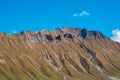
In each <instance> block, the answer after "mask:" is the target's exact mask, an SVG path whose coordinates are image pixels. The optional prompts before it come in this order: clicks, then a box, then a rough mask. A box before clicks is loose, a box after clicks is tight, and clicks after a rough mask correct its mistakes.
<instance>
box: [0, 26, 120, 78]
mask: <svg viewBox="0 0 120 80" xmlns="http://www.w3.org/2000/svg"><path fill="white" fill-rule="evenodd" d="M119 78H120V43H117V42H114V41H112V40H111V39H109V38H107V37H106V36H104V35H103V34H102V33H101V32H99V31H88V30H87V29H78V28H69V27H65V28H63V29H60V28H57V29H56V30H55V31H52V32H51V31H48V30H44V31H39V32H30V31H23V32H21V33H20V34H15V35H8V34H5V33H2V32H1V33H0V80H119Z"/></svg>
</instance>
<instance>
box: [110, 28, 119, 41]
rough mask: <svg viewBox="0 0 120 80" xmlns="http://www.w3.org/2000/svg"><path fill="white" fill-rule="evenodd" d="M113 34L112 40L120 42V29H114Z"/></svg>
mask: <svg viewBox="0 0 120 80" xmlns="http://www.w3.org/2000/svg"><path fill="white" fill-rule="evenodd" d="M112 34H113V36H112V37H111V39H112V40H114V41H117V42H120V30H119V29H115V30H113V31H112Z"/></svg>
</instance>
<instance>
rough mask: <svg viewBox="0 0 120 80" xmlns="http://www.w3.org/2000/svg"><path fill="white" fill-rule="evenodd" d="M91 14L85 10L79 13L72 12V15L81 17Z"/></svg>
mask: <svg viewBox="0 0 120 80" xmlns="http://www.w3.org/2000/svg"><path fill="white" fill-rule="evenodd" d="M90 15H91V14H90V13H89V12H87V11H85V10H83V11H82V12H81V13H74V14H73V16H74V17H82V16H90Z"/></svg>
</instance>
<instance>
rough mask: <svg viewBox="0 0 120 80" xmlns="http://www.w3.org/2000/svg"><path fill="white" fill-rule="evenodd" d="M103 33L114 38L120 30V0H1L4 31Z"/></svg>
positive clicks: (0, 26)
mask: <svg viewBox="0 0 120 80" xmlns="http://www.w3.org/2000/svg"><path fill="white" fill-rule="evenodd" d="M63 26H70V27H77V28H87V29H89V30H99V31H101V32H102V33H104V34H105V35H106V36H108V37H111V36H112V31H113V30H115V29H117V30H118V31H119V29H120V0H0V31H1V32H6V33H10V34H11V33H14V32H15V33H16V32H18V33H19V32H21V31H23V30H31V31H38V30H42V29H49V30H54V29H55V28H56V27H63Z"/></svg>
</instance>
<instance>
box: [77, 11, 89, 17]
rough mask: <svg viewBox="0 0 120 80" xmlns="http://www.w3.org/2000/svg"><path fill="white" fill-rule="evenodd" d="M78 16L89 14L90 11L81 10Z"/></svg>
mask: <svg viewBox="0 0 120 80" xmlns="http://www.w3.org/2000/svg"><path fill="white" fill-rule="evenodd" d="M79 16H90V13H88V12H87V11H82V12H81V13H80V15H79Z"/></svg>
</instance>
